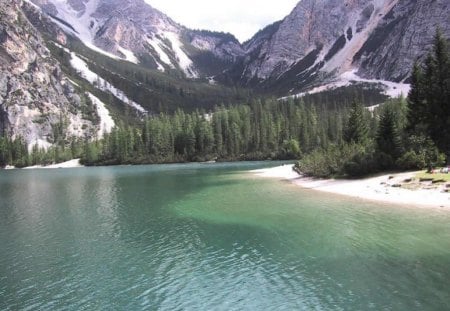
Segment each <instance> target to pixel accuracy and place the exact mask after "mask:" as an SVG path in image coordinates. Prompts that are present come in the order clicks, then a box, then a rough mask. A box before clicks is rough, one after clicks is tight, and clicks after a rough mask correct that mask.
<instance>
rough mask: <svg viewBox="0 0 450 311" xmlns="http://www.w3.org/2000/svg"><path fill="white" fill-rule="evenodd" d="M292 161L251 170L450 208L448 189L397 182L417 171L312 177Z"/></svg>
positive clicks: (339, 190) (322, 187) (320, 187)
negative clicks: (298, 170)
mask: <svg viewBox="0 0 450 311" xmlns="http://www.w3.org/2000/svg"><path fill="white" fill-rule="evenodd" d="M292 167H293V166H292V165H284V166H279V167H274V168H270V169H262V170H254V171H251V172H252V173H253V174H255V175H257V176H260V177H266V178H276V179H280V180H289V181H291V182H292V183H294V184H295V185H298V186H300V187H303V188H307V189H314V190H317V191H324V192H329V193H334V194H340V195H346V196H351V197H356V198H361V199H367V200H373V201H381V202H387V203H395V204H403V205H410V206H416V207H434V208H440V209H448V210H449V211H450V193H444V192H443V191H442V188H443V187H441V188H439V189H424V188H420V189H415V190H410V189H405V188H402V187H398V185H399V184H400V183H402V182H404V181H405V180H407V179H409V178H412V177H414V176H415V174H416V173H417V172H408V173H400V174H389V175H383V176H378V177H373V178H365V179H358V180H345V179H339V180H336V179H314V178H307V177H302V176H300V175H298V174H297V173H296V172H295V171H293V169H292Z"/></svg>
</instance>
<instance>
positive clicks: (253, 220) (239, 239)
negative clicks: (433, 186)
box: [0, 163, 450, 310]
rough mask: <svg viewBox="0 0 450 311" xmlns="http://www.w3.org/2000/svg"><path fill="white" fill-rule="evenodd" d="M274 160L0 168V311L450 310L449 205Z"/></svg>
mask: <svg viewBox="0 0 450 311" xmlns="http://www.w3.org/2000/svg"><path fill="white" fill-rule="evenodd" d="M270 165H272V166H273V165H276V164H274V163H240V164H216V165H206V164H187V165H158V166H137V167H106V168H86V169H85V168H81V169H58V170H31V171H20V170H16V171H0V251H1V254H0V310H448V309H450V212H445V211H439V210H424V209H417V208H409V207H400V206H389V205H384V204H376V203H370V202H367V201H360V200H353V199H348V198H343V197H339V196H333V195H328V194H323V193H320V192H315V191H313V190H303V189H300V188H299V187H296V186H293V185H291V184H289V183H287V182H283V181H277V180H267V179H260V178H256V177H254V176H253V175H250V174H247V173H245V171H247V170H249V169H255V168H260V167H264V166H270Z"/></svg>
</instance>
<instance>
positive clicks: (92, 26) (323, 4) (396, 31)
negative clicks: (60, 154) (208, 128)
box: [0, 0, 450, 146]
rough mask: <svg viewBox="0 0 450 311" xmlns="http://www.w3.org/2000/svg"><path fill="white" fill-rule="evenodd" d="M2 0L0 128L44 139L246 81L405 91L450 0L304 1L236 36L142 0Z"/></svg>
mask: <svg viewBox="0 0 450 311" xmlns="http://www.w3.org/2000/svg"><path fill="white" fill-rule="evenodd" d="M0 4H1V8H0V12H1V15H0V131H1V133H0V134H3V133H10V134H12V135H13V136H19V135H20V136H22V137H24V138H25V139H26V140H27V142H28V144H30V145H32V144H34V143H36V142H37V143H38V144H40V145H41V146H48V145H50V144H52V143H54V142H56V141H58V140H60V139H67V138H68V137H71V136H75V137H88V138H93V137H96V136H98V135H100V134H101V133H103V132H104V131H109V130H111V128H112V127H113V126H114V124H116V123H117V121H124V120H125V121H127V122H134V120H136V119H141V118H142V117H143V116H144V115H146V114H152V113H159V112H161V111H164V112H171V111H174V110H176V109H177V108H179V107H182V108H184V109H187V110H193V109H196V108H205V109H210V108H212V107H213V106H214V105H217V104H221V103H225V104H227V103H236V102H239V100H242V99H246V98H248V97H249V94H250V92H262V93H265V94H270V95H276V96H280V97H281V96H289V95H296V94H299V93H302V92H305V91H308V92H320V91H323V90H326V89H328V88H335V87H340V86H347V85H351V84H354V83H364V84H365V85H367V84H372V85H376V86H377V87H380V88H382V89H384V90H385V92H386V93H387V94H389V95H392V96H395V95H398V94H400V93H403V94H404V95H406V93H407V91H408V85H407V84H405V83H407V82H408V77H409V72H410V69H411V67H412V64H413V62H414V61H415V60H416V59H419V60H421V61H423V58H424V56H425V55H426V54H427V52H428V51H429V50H430V48H431V44H432V40H433V36H434V33H435V29H436V28H437V27H440V28H441V31H442V32H443V33H444V36H446V37H450V22H449V21H448V16H450V3H449V2H448V0H432V1H430V0H414V1H411V0H345V1H342V0H302V1H300V2H299V3H298V4H297V6H296V7H295V8H294V9H293V11H292V12H291V14H289V15H288V16H287V17H286V18H285V19H283V20H282V21H278V22H275V23H274V24H272V25H269V26H267V27H266V28H264V29H262V30H261V31H259V32H258V33H257V34H255V36H254V37H253V38H252V39H250V40H249V41H248V42H245V43H242V44H241V43H239V42H238V41H237V40H236V38H235V37H234V36H232V35H230V34H224V33H217V32H210V31H201V30H191V29H188V28H186V27H184V26H182V25H179V24H178V23H176V22H175V21H173V20H172V19H170V18H169V17H168V16H166V15H165V14H163V13H162V12H159V11H158V10H156V9H154V8H153V7H151V6H150V5H148V4H147V3H146V2H144V0H0ZM230 85H231V86H233V88H229V87H228V86H230ZM235 86H238V87H241V88H246V89H245V90H242V89H241V88H234V87H235Z"/></svg>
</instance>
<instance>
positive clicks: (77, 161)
mask: <svg viewBox="0 0 450 311" xmlns="http://www.w3.org/2000/svg"><path fill="white" fill-rule="evenodd" d="M76 167H83V165H81V163H80V159H73V160H70V161H67V162H62V163H58V164H52V165H47V166H42V165H34V166H28V167H24V168H23V169H24V170H31V169H50V168H76Z"/></svg>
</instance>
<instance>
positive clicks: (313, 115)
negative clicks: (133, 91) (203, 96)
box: [0, 32, 450, 177]
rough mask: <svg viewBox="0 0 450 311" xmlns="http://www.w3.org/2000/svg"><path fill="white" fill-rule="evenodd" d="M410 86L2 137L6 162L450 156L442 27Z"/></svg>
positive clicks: (0, 149)
mask: <svg viewBox="0 0 450 311" xmlns="http://www.w3.org/2000/svg"><path fill="white" fill-rule="evenodd" d="M411 86H412V88H411V91H410V93H409V94H408V98H406V99H405V98H397V99H391V100H387V99H382V100H384V101H385V103H384V104H382V105H380V106H379V107H377V108H374V109H373V107H372V108H371V109H368V108H367V107H368V106H372V104H373V103H374V101H375V102H376V101H378V102H379V100H380V98H376V96H377V95H374V94H375V93H374V92H371V91H370V90H369V91H368V90H367V88H365V90H364V91H362V90H361V89H358V88H352V87H349V88H345V89H337V90H334V91H330V92H328V93H323V94H315V95H310V96H305V97H298V98H289V99H286V100H277V99H274V98H261V99H248V100H247V101H246V103H243V104H242V103H241V104H236V105H220V106H216V107H215V108H214V109H212V110H205V109H197V110H194V111H190V112H189V111H183V110H181V109H177V110H176V111H175V112H173V113H170V112H161V113H159V114H155V115H150V116H148V117H146V119H145V120H143V121H142V122H138V123H136V124H133V123H126V124H125V123H122V124H120V125H119V126H117V127H116V128H115V129H114V130H113V131H112V132H111V133H106V134H105V135H104V137H103V138H102V139H96V140H94V141H92V140H91V139H89V138H85V139H75V138H66V139H60V140H58V141H56V142H55V145H54V146H53V147H51V148H50V149H48V150H42V149H40V148H38V147H37V146H35V147H33V148H32V149H31V150H28V148H27V146H26V145H25V143H24V142H23V140H22V139H21V138H16V139H11V138H10V137H7V136H4V137H1V138H0V166H2V167H4V166H6V165H14V166H16V167H24V166H28V165H35V164H49V163H52V162H62V161H65V160H68V159H73V158H82V162H83V163H84V164H85V165H116V164H144V163H172V162H190V161H211V160H214V161H238V160H267V159H289V160H299V161H298V162H297V165H296V168H297V169H298V170H299V171H300V172H302V173H303V174H306V175H311V176H318V177H329V176H342V177H353V176H363V175H367V174H371V173H375V172H379V171H386V170H408V169H422V168H431V167H433V166H439V165H444V164H445V162H446V161H448V159H449V158H450V57H449V48H448V45H447V42H446V40H445V39H444V38H443V37H442V36H441V35H440V33H439V32H438V33H437V34H436V38H435V44H434V47H433V51H432V53H430V55H429V56H428V57H427V59H426V61H425V62H424V64H423V65H422V66H421V65H419V64H415V65H414V68H413V70H412V77H411ZM363 89H364V88H363ZM378 96H379V95H378ZM374 98H375V99H374ZM56 128H57V127H56ZM59 136H60V137H62V136H63V135H59Z"/></svg>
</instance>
